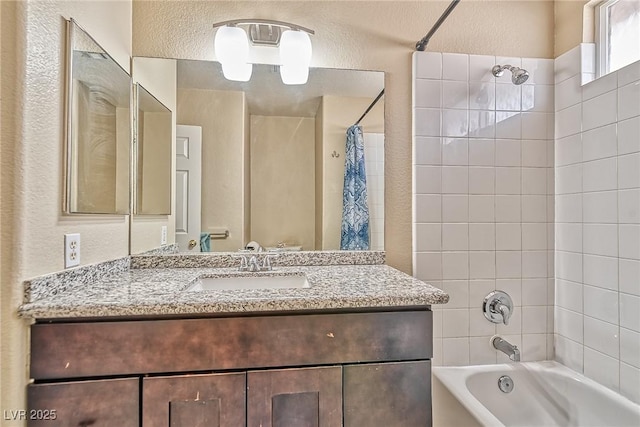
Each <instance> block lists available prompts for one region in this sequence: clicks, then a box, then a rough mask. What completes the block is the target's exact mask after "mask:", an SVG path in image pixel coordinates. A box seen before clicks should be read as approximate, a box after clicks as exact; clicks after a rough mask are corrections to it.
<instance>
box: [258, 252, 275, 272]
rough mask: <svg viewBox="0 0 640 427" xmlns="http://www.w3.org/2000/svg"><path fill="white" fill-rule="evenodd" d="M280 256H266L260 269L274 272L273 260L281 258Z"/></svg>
mask: <svg viewBox="0 0 640 427" xmlns="http://www.w3.org/2000/svg"><path fill="white" fill-rule="evenodd" d="M279 256H280V254H267V255H265V256H264V258H263V259H262V267H261V268H260V270H263V271H271V270H273V267H272V266H271V260H272V259H273V258H277V257H279Z"/></svg>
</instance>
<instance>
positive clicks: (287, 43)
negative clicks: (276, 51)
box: [280, 30, 312, 84]
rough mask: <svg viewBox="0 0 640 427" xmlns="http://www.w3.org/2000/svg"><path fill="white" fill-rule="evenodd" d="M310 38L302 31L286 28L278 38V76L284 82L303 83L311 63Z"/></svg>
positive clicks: (307, 75) (305, 80) (307, 76)
mask: <svg viewBox="0 0 640 427" xmlns="http://www.w3.org/2000/svg"><path fill="white" fill-rule="evenodd" d="M311 52H312V49H311V39H310V38H309V34H307V33H306V32H304V31H292V30H287V31H285V32H283V33H282V36H281V38H280V77H281V78H282V82H283V83H284V84H305V83H306V82H307V80H308V78H309V65H310V64H311Z"/></svg>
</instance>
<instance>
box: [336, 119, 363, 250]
mask: <svg viewBox="0 0 640 427" xmlns="http://www.w3.org/2000/svg"><path fill="white" fill-rule="evenodd" d="M345 151H346V156H345V159H344V189H343V190H342V233H341V238H340V249H342V250H350V251H353V250H368V249H369V207H368V205H367V176H366V174H365V167H364V138H363V136H362V127H361V126H357V125H354V126H351V127H350V128H349V129H347V145H346V150H345Z"/></svg>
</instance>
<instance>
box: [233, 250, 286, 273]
mask: <svg viewBox="0 0 640 427" xmlns="http://www.w3.org/2000/svg"><path fill="white" fill-rule="evenodd" d="M274 256H276V255H275V254H269V255H264V257H263V258H262V265H261V264H260V261H259V260H258V257H257V256H256V255H251V257H250V258H247V255H237V256H234V258H239V259H240V265H239V266H238V271H249V272H252V273H255V272H258V271H272V270H273V267H272V266H271V258H272V257H274Z"/></svg>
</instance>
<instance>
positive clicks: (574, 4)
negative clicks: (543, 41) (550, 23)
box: [553, 0, 589, 58]
mask: <svg viewBox="0 0 640 427" xmlns="http://www.w3.org/2000/svg"><path fill="white" fill-rule="evenodd" d="M587 3H589V2H588V1H586V0H556V1H555V2H554V15H555V28H554V31H555V46H554V49H553V56H554V57H556V58H557V57H558V56H560V55H562V54H563V53H565V52H566V51H568V50H570V49H573V48H574V47H576V46H577V45H579V44H580V43H582V42H583V41H587V40H583V28H582V27H583V16H582V15H583V13H582V12H583V10H584V5H585V4H587Z"/></svg>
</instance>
